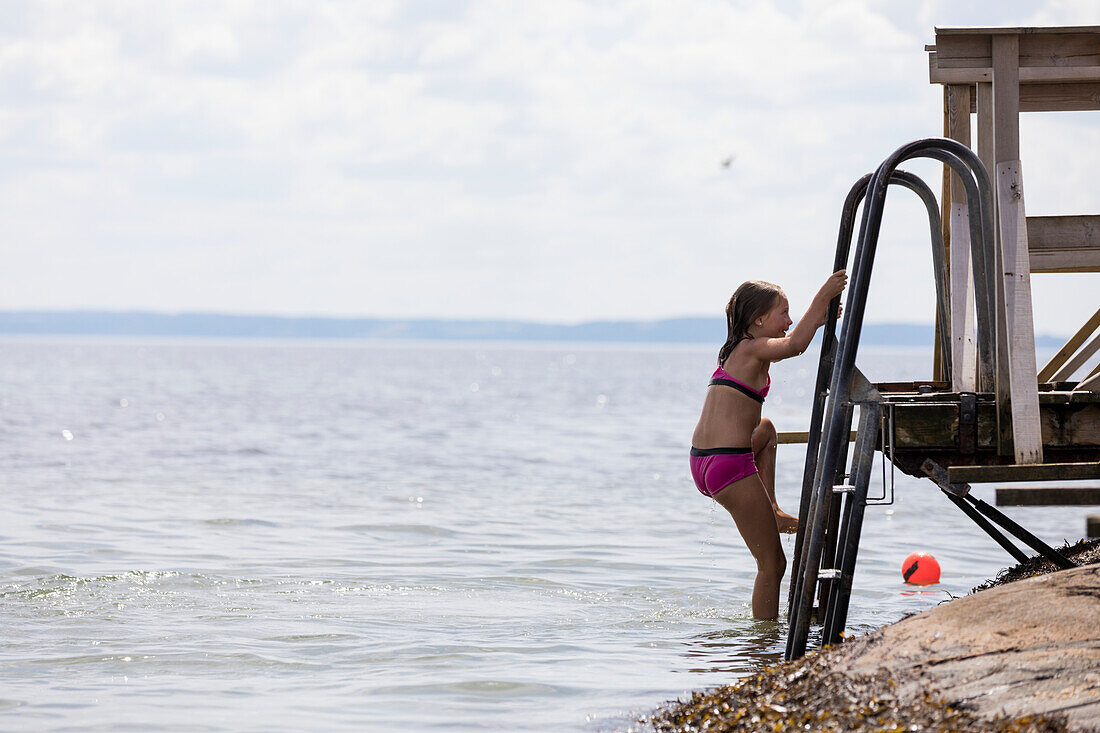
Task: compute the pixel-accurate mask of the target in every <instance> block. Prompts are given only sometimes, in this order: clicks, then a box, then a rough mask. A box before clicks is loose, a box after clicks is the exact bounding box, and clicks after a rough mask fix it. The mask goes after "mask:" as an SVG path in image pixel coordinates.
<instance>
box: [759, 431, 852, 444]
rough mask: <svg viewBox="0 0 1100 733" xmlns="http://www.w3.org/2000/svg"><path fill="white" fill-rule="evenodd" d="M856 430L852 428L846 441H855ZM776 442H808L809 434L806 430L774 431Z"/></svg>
mask: <svg viewBox="0 0 1100 733" xmlns="http://www.w3.org/2000/svg"><path fill="white" fill-rule="evenodd" d="M855 439H856V431H855V430H853V431H852V432H851V433H850V434H849V435H848V442H849V443H852V442H855ZM775 442H776V443H778V444H780V445H797V444H799V443H809V442H810V434H809V433H808V432H806V431H786V432H779V433H776V441H775Z"/></svg>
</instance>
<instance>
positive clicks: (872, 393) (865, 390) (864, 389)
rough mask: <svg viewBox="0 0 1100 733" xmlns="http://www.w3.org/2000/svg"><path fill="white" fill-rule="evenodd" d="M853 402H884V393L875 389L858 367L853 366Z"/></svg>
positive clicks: (851, 391) (851, 392)
mask: <svg viewBox="0 0 1100 733" xmlns="http://www.w3.org/2000/svg"><path fill="white" fill-rule="evenodd" d="M850 394H851V400H852V402H882V393H881V392H879V391H878V390H877V389H875V386H874V385H873V384H871V382H870V380H868V379H867V377H865V376H863V372H861V371H860V370H859V368H858V367H852V387H851V390H850Z"/></svg>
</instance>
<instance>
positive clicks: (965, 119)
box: [944, 84, 978, 392]
mask: <svg viewBox="0 0 1100 733" xmlns="http://www.w3.org/2000/svg"><path fill="white" fill-rule="evenodd" d="M944 89H945V90H946V91H945V93H946V95H947V96H946V104H947V121H948V130H947V136H948V137H949V138H951V139H952V140H958V141H959V142H961V143H962V144H963V145H966V146H967V147H970V86H969V85H967V84H948V85H945V87H944ZM944 169H945V170H946V169H947V166H946V165H945V166H944ZM949 189H950V194H951V195H950V206H951V209H950V224H949V228H948V231H949V233H950V246H949V248H948V252H947V256H948V263H949V264H948V271H949V272H950V281H951V286H950V288H949V293H950V296H949V297H950V298H951V324H950V329H951V371H952V374H951V384H952V389H953V390H954V391H956V392H976V391H977V388H978V387H977V371H976V370H977V364H976V363H977V350H976V347H975V344H974V271H973V268H972V267H971V266H970V215H969V211H968V209H967V205H966V191H965V189H964V188H963V185H962V180H960V179H959V177H958V175H957V174H955V173H953V172H952V173H951V177H950V186H949ZM945 198H946V197H945Z"/></svg>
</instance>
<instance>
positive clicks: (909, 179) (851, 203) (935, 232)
mask: <svg viewBox="0 0 1100 733" xmlns="http://www.w3.org/2000/svg"><path fill="white" fill-rule="evenodd" d="M871 175H872V174H870V173H868V174H866V175H864V176H863V177H861V178H860V179H859V180H858V181H856V182H855V184H854V185H853V186H852V188H851V189H850V190H849V191H848V195H847V196H846V197H845V199H844V208H843V212H842V214H841V219H840V231H839V233H838V235H837V244H836V255H835V257H834V259H833V272H836V271H837V270H840V269H842V268H846V267H847V266H848V255H849V253H850V251H851V245H852V231H853V229H854V224H855V212H856V210H857V209H858V208H859V205H860V203H861V202H862V201H863V199H864V197H865V195H866V193H867V186H868V184H869V183H870V181H871ZM890 183H892V184H895V185H901V186H904V187H906V188H908V189H910V190H911V191H913V192H914V193H916V194H917V195H918V196H919V197H920V198H921V200H922V201H923V202H924V205H925V208H926V209H927V211H928V222H929V229H930V232H931V238H932V269H933V275H934V277H935V281H936V300H937V303H938V304H939V306H940V313H939V317H940V323H943V324H946V323H949V319H950V310H949V305H948V299H947V298H946V293H947V292H948V287H949V285H948V272H947V262H946V260H945V258H944V252H943V231H942V229H941V226H940V212H939V204H938V202H937V201H936V196H935V194H934V193H932V189H931V188H929V187H928V185H927V184H926V183H925V182H924V181H923V180H921V179H920V178H919V177H918V176H915V175H913V174H912V173H909V172H908V171H902V170H898V171H894V172H893V174H892V175H891V177H890ZM839 304H840V299H839V298H836V299H835V300H834V301H832V302H830V303H829V308H828V310H827V313H826V316H825V327H824V330H823V333H822V339H821V356H820V358H819V360H818V369H817V380H816V383H815V386H814V401H813V408H812V411H811V416H810V427H809V434H808V436H807V441H808V442H807V444H806V462H805V468H804V469H803V474H802V494H801V500H800V503H799V508H798V516H799V520H800V521H799V531H798V534H797V535H796V536H795V546H794V555H795V557H796V558H797V557H799V555H800V554H801V552H802V545H803V530H802V528H803V527H804V526H805V521H806V507H807V503H808V500H809V495H810V487H811V485H812V482H813V478H814V467H815V466H816V465H817V450H818V446H819V443H820V438H821V422H822V418H823V413H824V406H825V399H824V398H825V391H826V385H827V380H828V378H829V375H830V374H831V373H832V365H833V357H834V356H835V353H836V322H837V319H838V310H839V308H838V306H839ZM940 339H941V345H940V353H941V356H942V357H943V367H944V373H945V374H947V375H950V374H951V348H950V345H951V339H950V335H949V333H948V331H947V330H941V332H940ZM796 562H797V561H796ZM795 567H796V568H797V567H799V566H798V565H797V564H796V566H795ZM794 590H795V584H794V583H791V585H790V590H789V593H788V597H787V610H788V614H789V613H790V606H791V603H792V599H793V598H794Z"/></svg>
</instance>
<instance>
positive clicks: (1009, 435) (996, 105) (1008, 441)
mask: <svg viewBox="0 0 1100 733" xmlns="http://www.w3.org/2000/svg"><path fill="white" fill-rule="evenodd" d="M1005 50H1006V49H1004V48H1001V49H1000V51H1001V56H1002V58H1003V57H1004V56H1005V55H1006V54H1005V53H1004V52H1005ZM1007 50H1011V49H1007ZM1008 56H1009V58H1007V59H1006V60H1005V61H1006V62H1005V63H1004V64H1003V68H1002V69H1001V72H1002V73H1001V78H999V79H994V81H993V84H992V89H993V97H992V99H993V102H992V112H991V114H990V124H991V126H992V135H991V137H992V143H993V144H992V145H991V146H990V147H989V151H990V152H991V157H992V165H990V163H989V162H987V161H986V160H984V159H983V161H982V162H983V163H985V164H986V167H987V168H988V170H989V176H990V179H991V180H992V181H993V188H994V199H995V200H996V204H995V210H994V222H995V225H994V227H995V229H996V232H995V240H996V241H995V247H994V249H995V253H994V256H993V258H994V264H993V265H992V266H991V267H990V268H989V271H990V277H992V279H993V283H992V284H993V287H994V303H995V305H994V308H993V313H992V314H991V316H990V317H991V318H992V319H993V333H994V341H995V343H994V361H995V364H994V375H993V382H994V386H993V391H994V397H995V398H996V401H997V453H998V454H999V455H1002V456H1010V455H1013V454H1014V452H1015V447H1014V445H1013V432H1012V389H1011V367H1010V362H1011V359H1010V353H1011V352H1010V349H1009V342H1010V337H1009V322H1010V320H1011V318H1010V316H1009V314H1010V313H1011V312H1012V310H1011V308H1010V307H1009V305H1008V298H1009V294H1008V293H1007V292H1006V291H1005V285H1006V281H1005V278H1004V277H997V276H995V275H994V274H993V273H997V272H1001V273H1003V272H1004V265H1003V262H1004V261H1005V258H1004V254H1003V249H1004V232H1003V231H1002V219H1001V197H1000V196H999V191H998V184H999V181H998V179H997V164H998V163H999V162H1000V161H1001V154H1000V150H999V149H998V144H999V143H1000V141H1001V138H1006V139H1007V140H1008V141H1009V142H1012V141H1013V139H1014V138H1015V143H1014V144H1015V145H1016V146H1017V149H1018V146H1019V141H1018V137H1019V128H1018V124H1019V118H1018V115H1017V114H1016V108H1015V107H1014V106H1013V104H1012V96H1011V94H1010V92H1011V89H1016V90H1017V93H1018V91H1019V84H1018V83H1017V82H1016V76H1015V74H1016V71H1017V67H1016V64H1015V63H1013V62H1012V59H1011V55H1010V54H1008ZM1006 144H1008V143H1006ZM1014 220H1015V218H1013V220H1012V221H1014ZM1011 246H1012V247H1013V250H1014V249H1015V246H1016V235H1015V232H1013V233H1012V244H1011ZM1011 261H1015V252H1014V251H1013V253H1012V255H1011ZM1011 269H1012V270H1014V269H1015V268H1011ZM1009 284H1011V281H1009Z"/></svg>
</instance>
